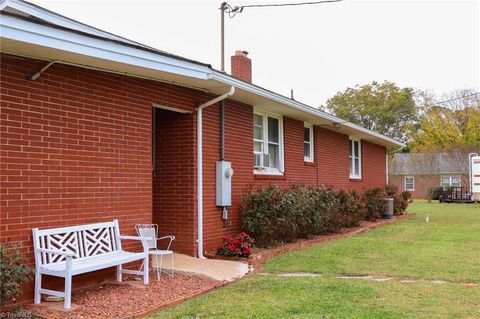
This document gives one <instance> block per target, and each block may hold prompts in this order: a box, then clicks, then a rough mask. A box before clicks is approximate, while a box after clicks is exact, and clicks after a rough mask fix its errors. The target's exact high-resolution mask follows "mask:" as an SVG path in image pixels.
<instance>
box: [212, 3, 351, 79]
mask: <svg viewBox="0 0 480 319" xmlns="http://www.w3.org/2000/svg"><path fill="white" fill-rule="evenodd" d="M341 1H344V0H321V1H308V2H286V3H265V4H246V5H243V6H231V5H230V4H228V3H227V2H222V4H221V5H220V11H221V27H220V31H221V32H220V33H221V34H220V37H221V49H220V50H221V61H220V65H221V70H222V71H223V72H225V18H224V14H225V13H228V16H229V17H230V18H233V17H234V16H235V15H236V14H237V13H242V12H243V9H245V8H267V7H288V6H304V5H315V4H322V3H331V2H341Z"/></svg>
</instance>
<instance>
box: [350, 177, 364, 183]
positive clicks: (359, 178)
mask: <svg viewBox="0 0 480 319" xmlns="http://www.w3.org/2000/svg"><path fill="white" fill-rule="evenodd" d="M350 182H363V179H362V178H361V177H351V176H350Z"/></svg>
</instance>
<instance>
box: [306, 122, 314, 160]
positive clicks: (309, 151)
mask: <svg viewBox="0 0 480 319" xmlns="http://www.w3.org/2000/svg"><path fill="white" fill-rule="evenodd" d="M313 154H314V153H313V125H311V124H307V123H305V124H304V125H303V157H304V161H305V162H313Z"/></svg>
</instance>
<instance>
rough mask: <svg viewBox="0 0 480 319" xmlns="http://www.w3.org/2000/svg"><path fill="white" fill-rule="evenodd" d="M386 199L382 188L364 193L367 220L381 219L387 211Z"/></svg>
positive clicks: (375, 188)
mask: <svg viewBox="0 0 480 319" xmlns="http://www.w3.org/2000/svg"><path fill="white" fill-rule="evenodd" d="M385 197H386V194H385V190H384V189H382V188H380V187H374V188H370V189H367V190H365V191H364V192H363V198H364V201H365V219H366V220H375V219H377V218H380V217H381V215H382V214H383V212H384V211H385V209H386V203H385Z"/></svg>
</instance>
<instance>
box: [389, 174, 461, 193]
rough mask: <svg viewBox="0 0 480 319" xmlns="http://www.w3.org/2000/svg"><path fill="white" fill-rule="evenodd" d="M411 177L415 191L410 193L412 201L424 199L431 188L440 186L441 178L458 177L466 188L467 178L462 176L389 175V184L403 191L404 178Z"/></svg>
mask: <svg viewBox="0 0 480 319" xmlns="http://www.w3.org/2000/svg"><path fill="white" fill-rule="evenodd" d="M406 176H413V178H414V188H415V190H413V191H410V192H411V193H412V198H414V199H425V198H426V195H427V192H428V191H429V189H430V188H432V187H440V186H441V180H440V178H441V176H448V177H460V178H461V180H462V186H467V187H468V185H466V184H467V183H468V176H467V175H463V174H432V175H390V176H389V184H391V185H395V186H397V187H398V189H399V190H401V191H404V190H405V177H406Z"/></svg>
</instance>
